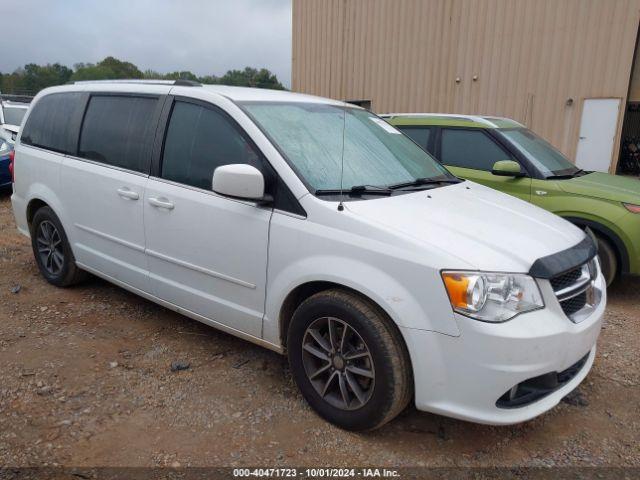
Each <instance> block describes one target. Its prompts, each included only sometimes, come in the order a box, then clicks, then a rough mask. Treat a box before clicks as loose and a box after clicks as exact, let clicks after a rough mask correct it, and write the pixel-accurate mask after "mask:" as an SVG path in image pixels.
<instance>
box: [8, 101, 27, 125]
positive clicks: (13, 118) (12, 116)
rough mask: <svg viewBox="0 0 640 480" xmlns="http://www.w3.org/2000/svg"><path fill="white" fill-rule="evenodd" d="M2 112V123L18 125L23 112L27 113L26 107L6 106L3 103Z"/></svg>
mask: <svg viewBox="0 0 640 480" xmlns="http://www.w3.org/2000/svg"><path fill="white" fill-rule="evenodd" d="M2 113H3V115H4V123H6V124H8V125H18V126H20V124H21V123H22V118H23V117H24V114H25V113H27V109H26V108H21V107H8V106H6V105H5V106H3V107H2Z"/></svg>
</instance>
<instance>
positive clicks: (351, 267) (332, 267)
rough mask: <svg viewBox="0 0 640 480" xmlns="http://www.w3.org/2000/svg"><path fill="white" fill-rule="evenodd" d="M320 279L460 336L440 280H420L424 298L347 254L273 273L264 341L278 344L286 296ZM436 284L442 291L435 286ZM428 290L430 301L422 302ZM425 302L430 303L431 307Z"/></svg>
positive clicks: (403, 321)
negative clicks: (425, 306) (431, 282)
mask: <svg viewBox="0 0 640 480" xmlns="http://www.w3.org/2000/svg"><path fill="white" fill-rule="evenodd" d="M438 280H439V279H438ZM318 281H322V282H331V283H335V284H338V285H342V286H345V287H348V288H350V289H352V290H355V291H357V292H359V293H360V294H362V295H364V296H366V297H368V298H369V299H371V300H372V301H374V302H375V303H376V304H377V305H378V306H379V307H380V308H382V309H383V310H384V311H385V312H386V313H387V314H388V315H389V317H390V318H391V320H392V321H393V322H395V323H396V324H397V325H398V326H400V327H406V328H414V329H420V330H429V331H436V332H439V333H443V334H446V335H452V336H457V335H459V331H458V327H457V324H456V322H455V318H454V315H453V311H452V310H451V306H450V304H449V301H448V300H447V294H446V292H445V290H444V286H443V285H442V281H441V280H439V281H436V282H434V285H431V288H429V283H430V282H429V281H428V280H427V279H426V278H422V279H421V281H420V285H422V287H424V297H423V299H422V300H423V301H422V302H421V299H420V298H417V295H416V294H415V292H411V291H410V288H408V287H407V286H405V285H402V284H401V283H400V282H399V281H398V280H397V279H396V278H395V277H394V276H392V275H390V274H389V273H387V271H385V270H383V269H381V268H378V267H377V266H375V265H373V264H371V263H368V262H365V261H362V260H358V259H354V258H350V257H346V256H338V255H335V256H334V255H318V256H312V257H305V258H302V259H299V260H297V261H295V262H293V263H291V264H289V265H287V266H286V267H285V268H283V269H282V270H280V271H279V272H278V273H277V274H276V275H274V276H273V277H270V278H269V282H268V288H267V302H266V304H267V305H266V315H265V319H264V331H263V335H264V338H265V340H267V341H270V342H273V343H277V344H280V338H281V337H280V325H279V323H280V321H279V319H280V311H281V309H282V307H283V304H284V302H285V299H286V298H287V296H288V295H289V293H291V292H292V291H293V290H294V289H295V288H297V287H299V286H301V285H304V284H306V283H309V282H318ZM416 281H417V279H416ZM412 286H413V287H415V286H416V285H415V284H413V285H412ZM434 287H435V288H437V289H438V290H436V291H434ZM427 295H428V296H429V301H428V302H424V298H425V297H427ZM424 303H428V305H429V312H427V311H426V309H425V308H424Z"/></svg>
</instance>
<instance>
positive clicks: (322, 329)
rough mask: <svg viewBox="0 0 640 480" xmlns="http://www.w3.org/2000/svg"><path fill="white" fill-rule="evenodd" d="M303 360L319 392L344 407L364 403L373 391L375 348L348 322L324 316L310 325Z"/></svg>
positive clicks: (304, 339)
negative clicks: (372, 349)
mask: <svg viewBox="0 0 640 480" xmlns="http://www.w3.org/2000/svg"><path fill="white" fill-rule="evenodd" d="M302 342H303V343H302V363H303V365H304V369H305V372H306V374H307V378H308V379H309V381H310V382H311V384H312V385H313V387H314V389H315V390H316V392H317V393H318V394H319V395H320V396H321V397H322V398H323V399H324V400H325V401H327V402H328V403H329V404H331V405H332V406H334V407H336V408H339V409H341V410H355V409H358V408H361V407H362V406H364V405H365V404H366V403H367V402H368V401H369V399H370V398H371V395H372V393H373V388H374V384H375V370H374V365H373V358H372V356H371V352H370V351H369V348H368V347H367V344H366V343H365V342H364V340H363V339H362V337H361V336H360V335H359V334H358V332H357V331H356V330H355V329H354V328H353V327H351V326H350V325H349V324H347V323H346V322H344V321H342V320H340V319H337V318H333V317H321V318H318V319H316V320H314V321H313V322H312V323H311V324H310V325H309V326H308V327H307V329H306V331H305V334H304V337H303V340H302Z"/></svg>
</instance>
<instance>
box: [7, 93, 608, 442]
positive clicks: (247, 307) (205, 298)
mask: <svg viewBox="0 0 640 480" xmlns="http://www.w3.org/2000/svg"><path fill="white" fill-rule="evenodd" d="M12 171H13V173H14V193H13V196H12V203H13V209H14V213H15V217H16V220H17V224H18V228H19V229H20V231H21V232H22V233H24V234H25V235H27V236H30V238H31V243H32V246H33V252H34V255H35V259H36V262H37V264H38V267H39V269H40V272H41V273H42V275H43V276H44V277H45V278H46V279H47V280H48V281H49V282H50V283H52V284H54V285H57V286H61V287H64V286H67V285H71V284H73V283H75V282H77V281H79V280H80V279H81V278H82V277H83V276H84V274H85V272H91V273H93V274H95V275H97V276H99V277H102V278H105V279H107V280H108V281H110V282H113V283H115V284H116V285H119V286H121V287H124V288H126V289H128V290H131V291H132V292H135V293H137V294H139V295H141V296H143V297H145V298H148V299H150V300H153V301H154V302H157V303H159V304H161V305H164V306H166V307H168V308H171V309H173V310H175V311H177V312H180V313H183V314H185V315H187V316H189V317H192V318H194V319H196V320H199V321H201V322H204V323H206V324H209V325H212V326H214V327H217V328H220V329H221V330H224V331H226V332H229V333H231V334H234V335H237V336H239V337H242V338H245V339H248V340H250V341H253V342H255V343H258V344H260V345H263V346H266V347H268V348H271V349H273V350H276V351H278V352H283V353H284V352H286V353H287V355H288V358H289V362H290V365H291V371H292V374H293V376H294V378H295V381H296V382H297V384H298V386H299V388H300V390H301V392H302V394H303V396H304V397H305V399H306V400H307V401H308V402H309V404H310V405H311V406H312V407H313V408H314V409H315V410H316V411H317V412H318V413H319V414H320V415H321V416H322V417H324V418H325V419H327V420H329V421H331V422H333V423H335V424H337V425H339V426H340V427H343V428H346V429H351V430H365V429H372V428H376V427H378V426H380V425H382V424H384V423H385V422H387V421H389V420H390V419H392V418H393V417H395V416H396V415H397V414H398V413H399V412H400V411H402V410H403V408H404V407H405V406H406V405H407V403H408V402H409V401H410V400H411V399H413V400H414V401H415V404H416V406H417V407H418V409H420V410H425V411H429V412H436V413H439V414H443V415H448V416H452V417H457V418H461V419H466V420H471V421H475V422H482V423H488V424H510V423H514V422H522V421H524V420H528V419H530V418H533V417H535V416H537V415H539V414H541V413H543V412H545V411H547V410H549V409H550V408H552V407H553V406H554V405H556V404H557V403H558V402H559V400H560V399H561V398H562V397H563V396H565V395H567V393H569V392H570V391H571V390H572V389H574V388H575V387H576V386H577V385H578V384H579V383H580V382H581V381H582V379H583V378H584V377H585V376H586V375H587V373H588V371H589V369H590V368H591V365H592V363H593V360H594V356H595V348H596V347H595V345H596V339H597V337H598V334H599V331H600V324H601V319H602V316H603V311H604V308H605V285H604V280H603V276H602V274H601V271H600V267H599V264H598V259H597V256H596V253H597V252H596V248H595V246H594V243H593V241H592V240H591V238H590V237H589V236H587V235H586V234H585V233H584V232H583V231H582V230H580V229H578V228H576V227H574V226H573V225H571V224H570V223H568V222H566V221H565V220H562V219H561V218H559V217H557V216H555V215H553V214H551V213H548V212H546V211H544V210H542V209H540V208H537V207H535V206H532V205H530V204H528V203H526V202H523V201H521V200H519V199H515V198H513V197H510V196H507V195H505V194H502V193H499V192H496V191H494V190H491V189H489V188H487V187H484V186H481V185H478V184H475V183H472V182H469V181H463V180H460V179H458V178H456V177H454V176H453V175H451V174H450V173H449V172H448V171H447V170H446V169H445V168H444V167H443V166H441V165H440V164H438V162H436V161H435V160H434V159H433V158H432V157H430V156H429V154H427V153H425V152H424V151H423V150H422V149H420V148H419V147H418V146H417V145H416V144H415V143H413V142H412V141H411V140H410V139H409V138H408V137H406V136H404V135H402V134H400V132H399V131H398V130H396V129H395V128H394V127H392V126H390V125H389V124H387V123H386V122H385V121H384V120H382V119H380V118H379V117H377V116H375V115H373V114H371V113H369V112H367V111H366V110H363V109H361V108H358V107H354V106H351V105H347V104H344V103H341V102H337V101H333V100H328V99H323V98H317V97H312V96H306V95H299V94H293V93H288V92H275V91H268V90H256V89H246V88H233V87H222V86H202V85H199V84H191V83H189V82H185V81H177V82H175V83H172V82H146V83H145V82H93V83H78V84H74V85H66V86H62V87H55V88H49V89H46V90H44V91H42V92H41V93H40V94H39V95H38V96H37V97H36V98H35V100H34V101H33V103H32V106H31V108H30V111H29V112H28V114H27V117H26V119H25V122H24V126H23V128H22V130H21V134H20V136H19V137H18V139H17V143H16V153H15V157H14V162H13V165H12Z"/></svg>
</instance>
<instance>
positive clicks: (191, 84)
mask: <svg viewBox="0 0 640 480" xmlns="http://www.w3.org/2000/svg"><path fill="white" fill-rule="evenodd" d="M95 83H98V84H100V83H107V84H108V83H133V84H135V83H138V84H141V85H175V86H179V87H201V86H202V84H201V83H200V82H195V81H193V80H187V79H184V78H179V79H177V80H151V79H149V80H145V79H138V78H131V79H117V80H77V81H75V82H73V81H72V82H68V83H67V85H86V84H95Z"/></svg>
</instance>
